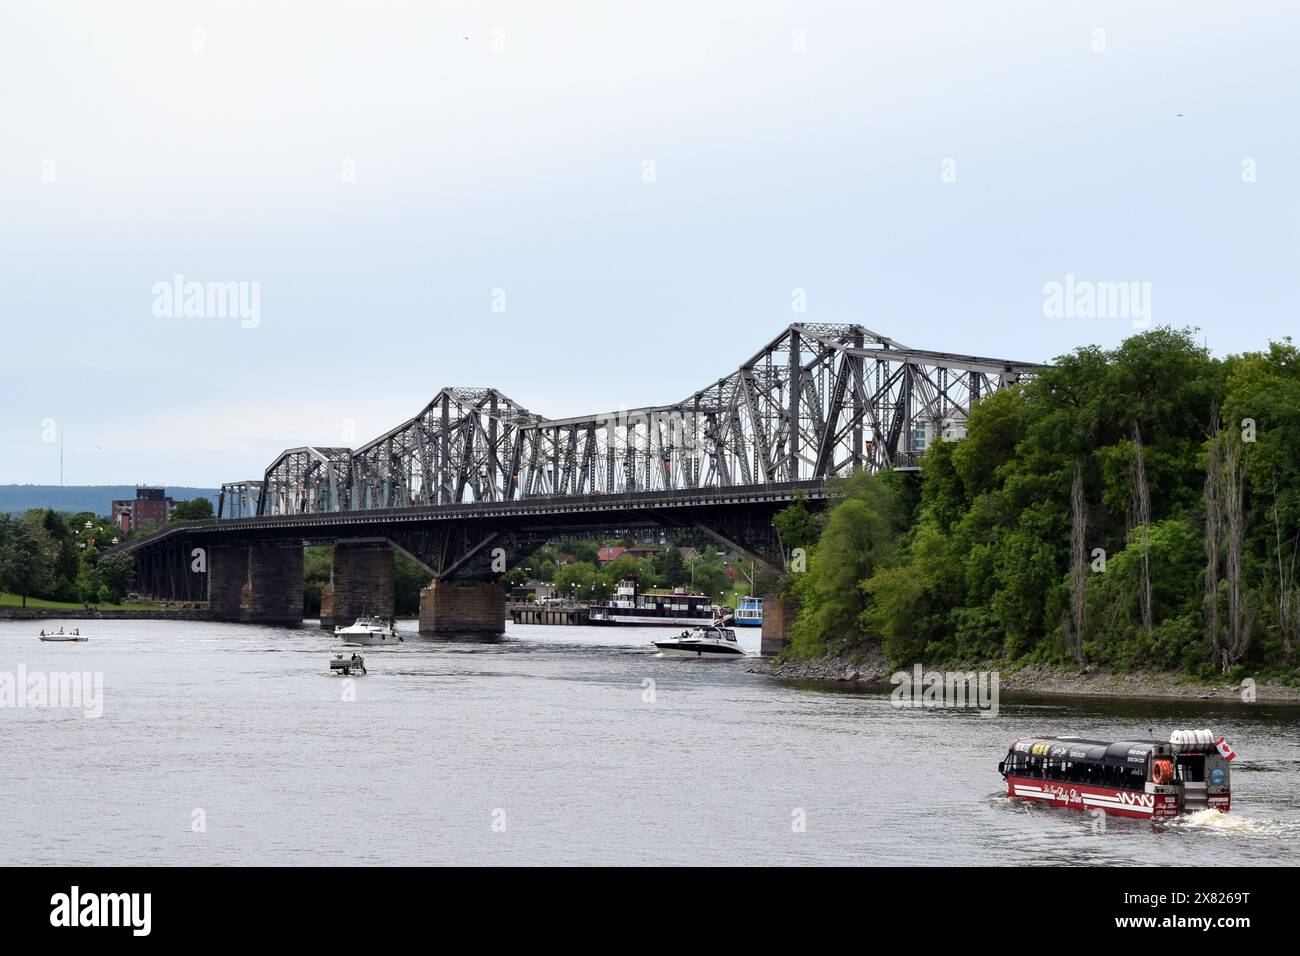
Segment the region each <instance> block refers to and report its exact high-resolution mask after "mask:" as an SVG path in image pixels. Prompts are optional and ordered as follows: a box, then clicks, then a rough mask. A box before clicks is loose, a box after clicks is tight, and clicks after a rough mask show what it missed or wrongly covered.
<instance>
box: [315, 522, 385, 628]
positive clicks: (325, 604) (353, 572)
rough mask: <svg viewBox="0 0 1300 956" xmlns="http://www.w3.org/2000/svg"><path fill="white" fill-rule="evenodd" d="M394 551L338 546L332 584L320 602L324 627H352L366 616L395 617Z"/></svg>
mask: <svg viewBox="0 0 1300 956" xmlns="http://www.w3.org/2000/svg"><path fill="white" fill-rule="evenodd" d="M393 593H394V592H393V549H392V548H390V547H389V546H388V545H387V544H382V543H375V542H366V543H364V544H348V543H347V542H343V541H340V542H338V543H337V544H335V545H334V559H333V562H332V564H331V565H330V582H329V584H327V585H325V591H324V593H323V594H322V595H321V599H320V626H321V627H322V628H325V629H327V630H331V631H332V630H333V629H334V626H335V625H336V624H344V625H346V624H351V623H352V622H353V621H355V620H356V619H357V618H358V617H360V616H361V615H362V614H372V615H374V616H376V617H392V616H393Z"/></svg>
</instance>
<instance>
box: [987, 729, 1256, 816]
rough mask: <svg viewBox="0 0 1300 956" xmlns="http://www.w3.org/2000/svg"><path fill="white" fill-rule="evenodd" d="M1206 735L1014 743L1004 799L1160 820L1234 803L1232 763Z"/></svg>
mask: <svg viewBox="0 0 1300 956" xmlns="http://www.w3.org/2000/svg"><path fill="white" fill-rule="evenodd" d="M1235 756H1236V754H1235V753H1233V751H1232V748H1231V747H1229V746H1228V744H1227V742H1226V741H1225V740H1224V739H1223V738H1222V737H1220V738H1218V739H1217V740H1216V739H1215V737H1214V735H1213V734H1211V733H1210V731H1208V730H1176V731H1174V732H1173V733H1172V734H1170V736H1169V740H1168V741H1163V740H1122V741H1118V742H1116V743H1107V742H1105V741H1103V740H1084V739H1083V738H1081V737H1018V738H1017V739H1015V740H1013V741H1012V742H1011V748H1010V749H1009V750H1008V751H1007V756H1006V759H1005V760H1003V761H1002V762H1001V763H1000V764H998V772H999V773H1001V774H1002V776H1003V778H1004V779H1005V780H1006V782H1007V796H1008V797H1015V798H1019V799H1022V800H1039V801H1044V802H1046V803H1049V804H1051V805H1052V806H1056V807H1068V808H1069V809H1071V810H1102V811H1104V812H1106V813H1110V814H1114V815H1115V816H1121V817H1137V818H1139V819H1145V820H1164V819H1168V818H1169V817H1175V816H1178V815H1179V814H1180V813H1192V812H1194V811H1196V810H1204V809H1207V808H1208V809H1213V810H1220V811H1222V812H1224V813H1226V812H1227V811H1228V808H1229V806H1230V805H1231V802H1232V795H1231V791H1230V789H1229V786H1228V783H1229V781H1228V764H1229V762H1230V761H1231V760H1232V758H1233V757H1235Z"/></svg>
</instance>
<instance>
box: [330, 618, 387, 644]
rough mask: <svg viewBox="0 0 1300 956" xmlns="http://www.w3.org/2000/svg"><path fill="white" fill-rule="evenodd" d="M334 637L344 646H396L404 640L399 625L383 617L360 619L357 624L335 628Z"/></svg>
mask: <svg viewBox="0 0 1300 956" xmlns="http://www.w3.org/2000/svg"><path fill="white" fill-rule="evenodd" d="M334 636H335V637H337V638H338V639H339V640H340V641H342V642H343V643H344V644H396V643H397V642H398V641H401V640H402V637H401V636H400V635H399V634H398V633H397V625H396V624H395V623H394V622H393V621H391V620H387V619H385V618H382V617H359V618H357V620H356V623H355V624H349V625H348V626H347V627H343V626H341V625H340V626H338V627H336V628H334Z"/></svg>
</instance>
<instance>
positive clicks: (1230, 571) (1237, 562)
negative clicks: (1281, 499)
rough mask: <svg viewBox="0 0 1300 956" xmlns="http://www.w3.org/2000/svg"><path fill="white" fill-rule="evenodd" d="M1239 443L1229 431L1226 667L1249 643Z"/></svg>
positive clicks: (1225, 500) (1226, 458)
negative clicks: (1243, 576) (1243, 566)
mask: <svg viewBox="0 0 1300 956" xmlns="http://www.w3.org/2000/svg"><path fill="white" fill-rule="evenodd" d="M1241 456H1242V448H1241V442H1240V441H1239V440H1237V439H1236V437H1235V434H1234V433H1233V432H1229V433H1228V448H1227V451H1226V453H1225V454H1224V458H1223V523H1224V527H1225V528H1226V530H1227V541H1226V544H1227V552H1228V553H1227V555H1226V557H1227V575H1228V654H1227V660H1226V661H1225V662H1224V667H1225V670H1226V669H1227V666H1228V665H1229V664H1235V663H1236V662H1237V661H1239V660H1241V658H1242V656H1243V655H1244V654H1245V653H1246V647H1247V645H1248V644H1249V642H1250V622H1248V621H1247V620H1246V607H1245V600H1244V596H1243V594H1242V589H1241V570H1242V558H1243V556H1244V545H1245V538H1246V511H1245V502H1244V499H1245V483H1246V476H1245V471H1246V469H1245V467H1244V463H1243V462H1242V460H1241Z"/></svg>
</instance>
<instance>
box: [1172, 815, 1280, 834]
mask: <svg viewBox="0 0 1300 956" xmlns="http://www.w3.org/2000/svg"><path fill="white" fill-rule="evenodd" d="M1163 826H1164V828H1165V829H1168V830H1185V831H1189V832H1207V831H1208V832H1211V833H1223V834H1226V835H1231V836H1244V837H1256V836H1257V837H1278V836H1288V837H1293V838H1294V837H1297V836H1300V821H1293V820H1261V819H1259V818H1257V817H1245V816H1242V815H1241V813H1240V812H1238V811H1236V810H1233V811H1230V812H1228V813H1220V812H1219V811H1218V810H1196V811H1194V812H1192V813H1185V814H1183V815H1182V816H1178V817H1174V818H1173V819H1171V820H1166V821H1163Z"/></svg>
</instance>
